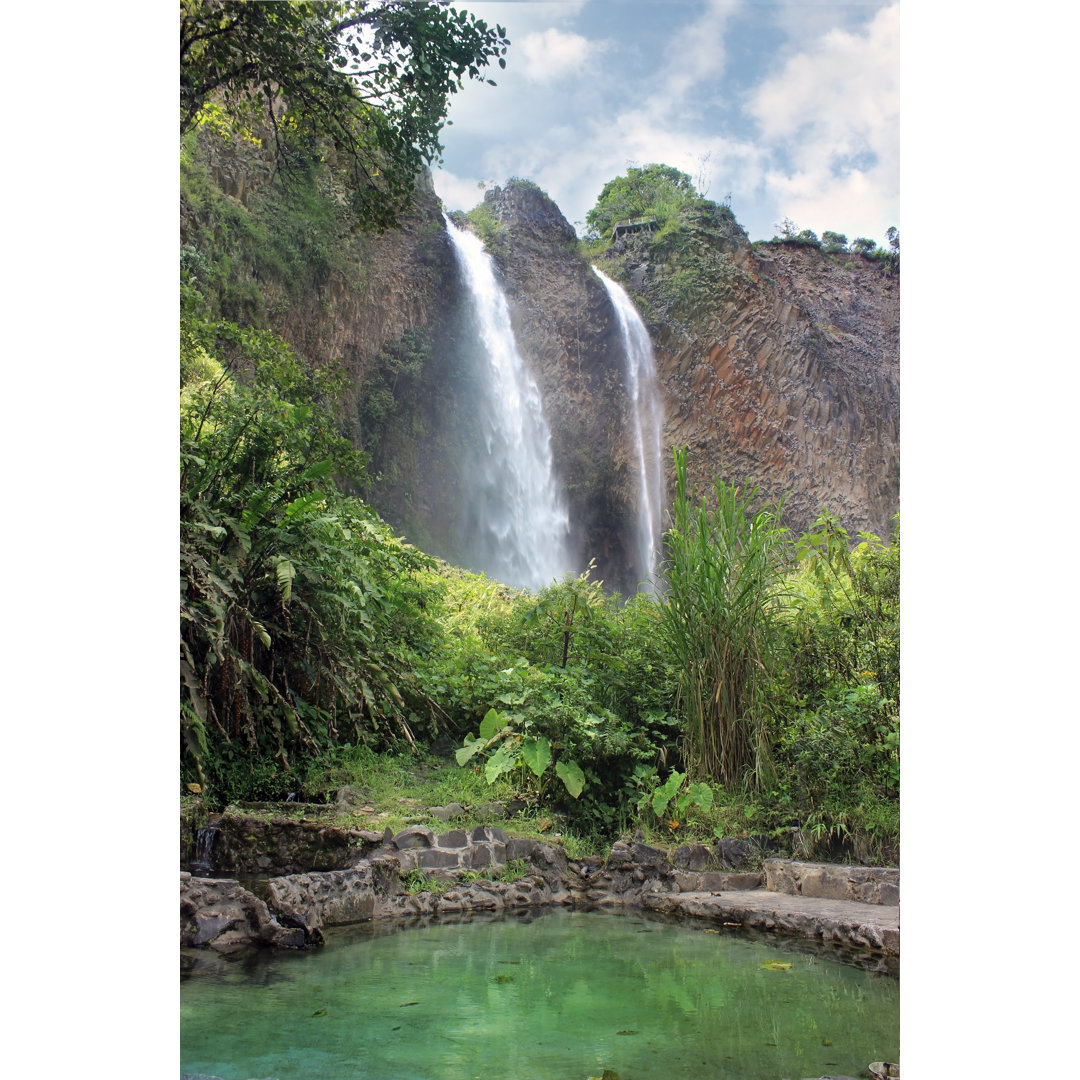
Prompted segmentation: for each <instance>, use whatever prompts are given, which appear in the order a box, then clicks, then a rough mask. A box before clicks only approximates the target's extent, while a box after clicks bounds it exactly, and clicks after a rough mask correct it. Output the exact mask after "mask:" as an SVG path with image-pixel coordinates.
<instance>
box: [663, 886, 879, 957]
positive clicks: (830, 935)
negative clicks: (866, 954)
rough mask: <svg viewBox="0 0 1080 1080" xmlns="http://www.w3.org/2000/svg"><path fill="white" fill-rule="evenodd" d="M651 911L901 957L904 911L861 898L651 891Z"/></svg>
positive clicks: (738, 892)
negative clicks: (713, 920) (833, 898)
mask: <svg viewBox="0 0 1080 1080" xmlns="http://www.w3.org/2000/svg"><path fill="white" fill-rule="evenodd" d="M642 903H643V905H644V907H646V908H648V909H649V910H651V911H661V912H666V913H671V914H675V913H679V914H683V915H693V916H696V917H698V918H707V919H715V920H717V921H719V922H730V923H738V924H740V925H741V926H745V927H748V928H750V929H755V930H772V931H779V932H781V933H786V934H795V935H798V936H799V937H806V938H816V939H817V940H819V941H832V942H836V943H838V944H842V945H852V946H855V947H857V948H864V949H873V950H875V951H877V952H882V953H884V954H885V955H886V956H899V955H900V909H899V907H892V906H886V905H882V904H862V903H859V902H858V901H857V900H824V899H820V898H818V897H813V896H788V895H787V894H785V893H775V892H767V891H765V890H763V889H754V890H750V891H737V892H735V891H733V892H719V893H706V892H684V893H659V892H654V893H646V894H645V895H644V896H643V897H642Z"/></svg>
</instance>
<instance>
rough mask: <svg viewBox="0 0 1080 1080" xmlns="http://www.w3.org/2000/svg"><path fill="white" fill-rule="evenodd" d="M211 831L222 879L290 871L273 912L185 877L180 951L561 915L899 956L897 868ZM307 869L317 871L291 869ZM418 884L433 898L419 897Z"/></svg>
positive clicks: (309, 828) (451, 835)
mask: <svg viewBox="0 0 1080 1080" xmlns="http://www.w3.org/2000/svg"><path fill="white" fill-rule="evenodd" d="M216 828H218V829H220V830H221V832H222V835H223V841H222V845H221V848H220V850H219V851H218V853H217V859H218V860H220V861H219V862H218V865H219V866H222V867H223V868H225V869H227V870H228V872H230V873H253V872H254V873H258V872H263V873H266V872H270V873H273V872H274V871H275V870H278V868H280V871H284V872H279V873H278V876H274V877H271V878H270V880H269V884H268V900H266V901H264V900H262V899H260V898H259V897H257V896H255V895H254V894H253V893H252V892H250V891H249V890H248V889H245V888H244V887H243V886H242V885H241V884H240V883H239V881H237V880H233V879H223V878H216V877H200V876H198V875H197V874H192V873H191V872H181V875H180V944H181V946H182V947H184V948H204V947H205V948H211V949H214V950H215V951H217V952H219V953H223V954H229V953H233V952H236V951H238V950H242V949H246V948H250V947H251V946H272V947H277V948H290V949H297V948H306V947H310V946H312V945H317V944H321V943H322V942H323V941H324V940H325V938H324V934H323V930H324V928H327V927H334V926H345V925H349V924H354V923H359V922H365V921H368V920H372V919H402V918H410V917H417V916H436V917H437V916H451V915H459V914H462V913H470V912H502V911H513V910H519V909H524V908H535V907H544V906H549V905H567V906H580V907H594V908H622V907H631V908H634V907H636V908H640V909H644V910H648V911H653V912H658V913H663V914H671V915H681V916H692V917H696V918H704V919H710V920H713V921H715V922H718V923H721V924H723V925H725V926H738V927H742V928H745V929H753V930H764V931H768V932H773V933H782V934H791V935H796V936H799V937H803V938H810V939H816V940H819V941H823V942H829V943H835V944H838V945H842V946H846V947H849V948H854V949H857V950H860V951H865V952H867V953H869V954H871V955H874V954H876V955H878V956H882V957H885V958H887V959H893V960H894V959H895V958H898V957H899V955H900V919H899V903H900V871H899V870H898V869H895V868H879V867H867V866H842V865H833V864H824V863H808V862H800V861H797V860H791V859H780V858H767V859H765V860H764V861H762V862H761V869H746V868H745V867H746V864H747V862H749V861H750V860H751V859H753V857H754V855H755V853H756V852H757V851H758V849H757V848H756V847H755V846H754V845H753V844H751V843H749V842H747V841H743V840H733V839H725V840H721V841H720V842H719V843H718V844H717V845H715V847H712V848H710V847H706V846H705V845H704V844H694V845H684V846H682V847H680V848H677V849H676V850H675V851H674V853H672V854H671V855H670V856H669V854H668V853H667V852H666V851H664V850H662V849H660V848H656V847H652V846H650V845H648V844H646V843H644V842H643V841H642V840H641V839H640V838H639V839H635V840H620V841H617V842H616V843H615V844H613V845H612V847H611V850H610V851H609V853H608V855H607V857H606V858H605V859H603V860H602V861H600V860H595V859H594V860H572V859H569V858H568V857H567V855H566V853H565V851H564V850H563V849H562V848H561V846H559V845H558V844H556V843H546V842H544V841H540V840H534V839H527V838H520V837H511V836H509V835H508V834H507V833H506V832H505V831H504V830H503V829H501V828H497V827H493V826H489V825H479V826H476V827H475V828H473V829H471V830H466V829H450V830H448V831H447V832H443V833H436V832H434V831H433V830H431V829H429V828H427V827H426V826H422V825H414V826H410V827H409V828H406V829H403V830H402V831H400V832H398V833H397V834H394V833H393V832H392V831H391V830H389V829H387V830H386V831H385V832H384V833H383V834H382V835H380V834H378V833H374V832H370V831H365V830H351V831H343V830H339V829H336V828H333V827H331V826H320V825H313V824H310V823H297V822H270V823H267V822H265V821H263V820H261V819H252V818H249V817H245V816H244V815H243V814H239V813H234V814H232V815H231V816H230V817H229V820H226V817H225V816H223V817H222V818H220V819H218V820H217V823H216ZM182 835H183V833H182ZM185 850H187V851H190V845H189V846H188V847H187V848H186V849H185V848H184V846H183V844H182V852H181V855H182V857H183V855H184V853H185ZM299 862H307V864H308V867H309V868H307V869H297V864H298V863H299ZM507 863H514V864H516V865H519V866H520V865H521V864H524V866H525V873H524V874H523V875H520V876H517V877H516V880H512V881H506V880H497V879H498V878H499V877H500V871H501V870H502V868H505V866H506V865H507ZM485 871H487V872H489V873H490V875H491V879H490V880H489V879H487V878H486V877H484V876H483V875H484V873H485ZM420 875H423V876H422V877H421V876H420ZM410 876H411V880H410ZM418 880H419V882H420V883H421V884H423V883H424V882H427V883H429V884H437V888H427V889H425V888H419V889H418V888H416V885H417V881H418Z"/></svg>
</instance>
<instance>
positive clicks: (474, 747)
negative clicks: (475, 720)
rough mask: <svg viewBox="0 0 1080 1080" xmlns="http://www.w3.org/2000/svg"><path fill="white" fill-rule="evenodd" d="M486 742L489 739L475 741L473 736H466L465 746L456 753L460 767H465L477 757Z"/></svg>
mask: <svg viewBox="0 0 1080 1080" xmlns="http://www.w3.org/2000/svg"><path fill="white" fill-rule="evenodd" d="M486 742H487V739H474V738H473V737H472V736H471V735H466V736H465V745H464V746H461V747H459V748H458V749H457V750H455V751H454V757H455V758H457V763H458V764H459V765H464V764H465V762H467V761H468V760H469V759H470V758H472V757H475V756H476V754H477V753H478V752H479V751H480V750H481V749H482V748H483V746H484V743H486Z"/></svg>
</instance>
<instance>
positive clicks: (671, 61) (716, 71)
mask: <svg viewBox="0 0 1080 1080" xmlns="http://www.w3.org/2000/svg"><path fill="white" fill-rule="evenodd" d="M741 6H742V2H741V0H711V2H710V3H709V5H708V7H707V8H706V9H705V11H704V12H703V13H702V15H701V18H699V19H697V20H696V21H695V22H692V23H688V24H687V25H686V26H684V27H682V28H681V29H680V30H679V31H678V32H677V33H675V34H674V35H673V36H672V37H671V39H670V40H669V41H668V43H667V45H666V47H665V49H664V55H665V58H666V71H665V87H664V96H665V97H666V98H668V99H669V103H675V102H678V101H681V100H682V99H683V98H685V96H686V95H687V93H688V92H689V91H690V90H691V89H692V88H693V87H694V86H696V85H698V84H699V83H701V82H703V81H705V80H708V81H709V82H712V83H716V82H717V81H719V79H720V77H721V75H722V74H723V70H724V62H725V59H726V53H725V49H724V39H725V33H726V30H727V24H728V21H729V20H730V19H731V17H732V15H734V14H735V13H736V12H737V11H738V10H739V8H740V7H741Z"/></svg>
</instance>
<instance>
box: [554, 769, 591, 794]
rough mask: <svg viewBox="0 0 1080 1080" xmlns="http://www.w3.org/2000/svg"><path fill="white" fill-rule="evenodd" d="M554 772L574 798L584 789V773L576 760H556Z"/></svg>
mask: <svg viewBox="0 0 1080 1080" xmlns="http://www.w3.org/2000/svg"><path fill="white" fill-rule="evenodd" d="M555 772H556V773H557V774H558V777H559V779H560V780H561V781H562V782H563V784H564V785H565V786H566V790H567V791H568V792H570V796H571V798H574V799H576V798H577V797H578V796H579V795H580V794H581V793H582V791H583V790H584V789H585V774H584V773H583V772H582V771H581V767H580V766H579V765H578V763H577V762H576V761H556V762H555Z"/></svg>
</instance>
